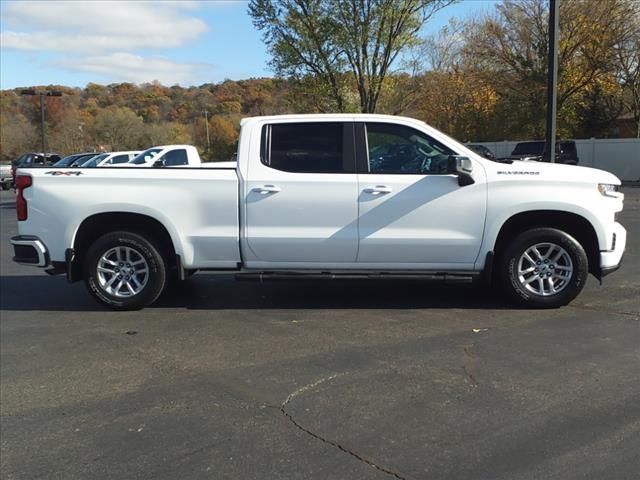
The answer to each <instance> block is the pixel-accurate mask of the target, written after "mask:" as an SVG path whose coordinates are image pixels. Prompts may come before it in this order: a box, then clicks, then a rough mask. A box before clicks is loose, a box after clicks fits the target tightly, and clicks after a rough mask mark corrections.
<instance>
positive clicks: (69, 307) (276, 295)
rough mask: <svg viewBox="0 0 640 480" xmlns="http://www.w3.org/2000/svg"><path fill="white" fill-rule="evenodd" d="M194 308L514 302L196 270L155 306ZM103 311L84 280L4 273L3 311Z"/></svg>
mask: <svg viewBox="0 0 640 480" xmlns="http://www.w3.org/2000/svg"><path fill="white" fill-rule="evenodd" d="M148 308H152V309H162V308H185V309H193V310H229V309H232V310H260V309H264V310H270V309H282V310H287V309H298V310H305V309H311V310H314V309H428V308H452V309H453V308H456V309H506V308H512V306H511V305H509V304H508V303H506V302H504V301H503V300H501V299H499V298H497V295H492V294H489V293H488V292H486V291H485V290H483V289H481V288H478V287H476V286H473V285H470V284H447V283H443V282H436V281H423V280H326V281H319V280H295V281H293V280H291V281H269V282H265V283H262V284H260V283H257V282H238V281H235V280H234V278H233V276H230V275H224V276H222V275H206V274H205V275H196V276H194V277H192V278H190V279H188V280H187V281H185V282H182V283H180V284H174V285H170V286H169V288H168V289H167V291H166V292H165V293H164V294H163V295H162V296H161V297H160V298H159V299H158V301H156V303H155V304H154V305H152V306H151V307H148ZM32 310H40V311H103V310H106V309H105V308H104V307H102V306H101V305H99V304H98V303H97V302H96V301H94V300H93V298H92V297H91V296H90V295H89V293H88V292H87V291H86V289H85V287H84V284H83V283H82V282H78V283H74V284H72V285H69V284H68V283H67V282H66V280H65V279H64V278H63V277H55V278H52V277H47V276H40V275H32V276H27V275H19V276H1V277H0V311H32Z"/></svg>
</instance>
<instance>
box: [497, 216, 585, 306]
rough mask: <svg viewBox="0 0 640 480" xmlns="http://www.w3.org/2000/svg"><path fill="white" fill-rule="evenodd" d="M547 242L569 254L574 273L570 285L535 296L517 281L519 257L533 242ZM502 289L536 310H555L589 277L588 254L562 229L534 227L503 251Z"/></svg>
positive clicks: (567, 300) (576, 294)
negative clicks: (549, 293) (557, 290)
mask: <svg viewBox="0 0 640 480" xmlns="http://www.w3.org/2000/svg"><path fill="white" fill-rule="evenodd" d="M544 242H550V243H554V244H556V245H558V246H560V247H562V248H564V250H565V251H566V252H567V253H568V254H569V256H570V257H571V261H572V262H573V273H572V275H571V278H570V280H569V284H568V285H567V286H566V287H565V288H564V289H563V290H562V291H561V292H559V293H557V294H555V295H551V296H542V295H537V294H535V293H533V292H530V291H529V290H527V289H525V288H524V287H523V286H522V285H521V284H520V281H519V279H518V262H519V259H520V257H521V256H522V254H523V253H524V252H525V251H526V250H527V249H528V248H530V247H531V246H533V245H535V244H536V243H544ZM501 271H502V277H503V287H504V288H505V289H506V290H507V291H508V292H509V293H510V294H511V296H512V297H513V298H514V299H515V300H517V301H518V302H519V303H521V304H524V305H526V306H531V307H537V308H556V307H560V306H563V305H566V304H567V303H569V302H570V301H571V300H573V299H574V298H575V297H577V296H578V294H579V293H580V292H581V291H582V288H583V287H584V285H585V283H586V281H587V275H588V274H589V268H588V261H587V255H586V253H585V251H584V249H583V248H582V246H581V245H580V243H578V241H577V240H576V239H575V238H573V237H572V236H571V235H569V234H567V233H566V232H563V231H562V230H558V229H553V228H536V229H532V230H528V231H526V232H524V233H522V234H520V235H518V236H517V237H516V238H515V240H514V241H513V243H512V244H511V245H510V246H509V247H508V248H507V249H506V251H505V255H504V257H503V262H502V266H501Z"/></svg>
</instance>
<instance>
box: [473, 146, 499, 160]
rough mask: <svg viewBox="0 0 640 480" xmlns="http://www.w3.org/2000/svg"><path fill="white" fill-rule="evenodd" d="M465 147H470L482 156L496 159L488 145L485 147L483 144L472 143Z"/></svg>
mask: <svg viewBox="0 0 640 480" xmlns="http://www.w3.org/2000/svg"><path fill="white" fill-rule="evenodd" d="M467 148H470V149H471V150H473V151H474V152H476V153H477V154H478V155H482V156H483V157H484V158H488V159H489V160H495V159H496V156H495V155H494V154H493V152H492V151H491V150H490V149H489V148H488V147H485V146H484V145H479V144H475V143H473V144H470V145H467Z"/></svg>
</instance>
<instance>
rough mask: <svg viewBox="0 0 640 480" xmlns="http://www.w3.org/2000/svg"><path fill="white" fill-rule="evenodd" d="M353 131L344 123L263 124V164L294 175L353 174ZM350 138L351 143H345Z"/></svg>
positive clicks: (349, 125) (350, 125) (350, 126)
mask: <svg viewBox="0 0 640 480" xmlns="http://www.w3.org/2000/svg"><path fill="white" fill-rule="evenodd" d="M352 128H353V126H352V124H351V123H349V124H347V123H344V122H306V123H280V124H273V125H265V126H264V127H263V129H262V153H261V160H262V163H263V164H264V165H266V166H268V167H270V168H274V169H276V170H282V171H284V172H293V173H354V172H355V160H354V155H353V153H352V150H353V133H352V132H353V130H352ZM349 137H350V139H351V142H345V141H344V139H345V138H349ZM349 143H350V147H349Z"/></svg>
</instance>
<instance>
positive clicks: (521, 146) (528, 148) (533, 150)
mask: <svg viewBox="0 0 640 480" xmlns="http://www.w3.org/2000/svg"><path fill="white" fill-rule="evenodd" d="M543 153H544V142H526V143H518V144H517V145H516V148H514V150H513V153H512V154H511V155H529V154H531V155H542V154H543Z"/></svg>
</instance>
